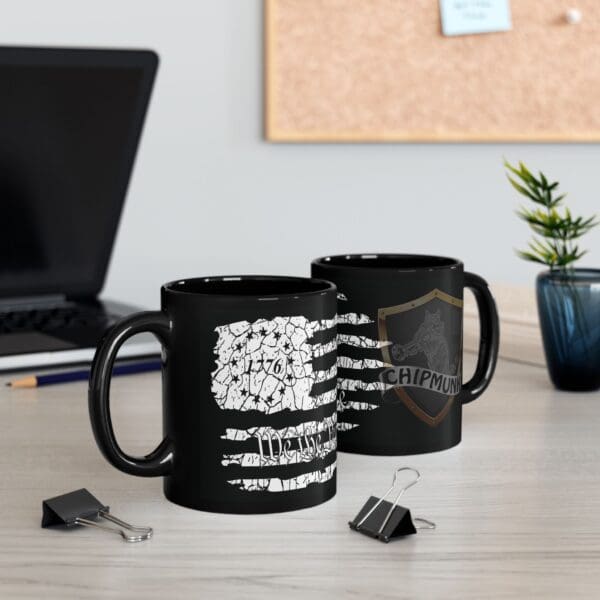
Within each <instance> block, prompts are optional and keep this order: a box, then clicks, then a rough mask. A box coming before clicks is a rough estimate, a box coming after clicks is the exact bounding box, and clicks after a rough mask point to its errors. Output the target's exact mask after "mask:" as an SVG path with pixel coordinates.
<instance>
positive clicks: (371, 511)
mask: <svg viewBox="0 0 600 600" xmlns="http://www.w3.org/2000/svg"><path fill="white" fill-rule="evenodd" d="M403 471H411V472H412V473H414V474H415V475H416V477H415V479H414V480H413V481H410V482H409V483H408V484H406V485H405V486H404V487H402V488H400V491H399V492H398V494H397V496H396V498H395V499H394V502H393V504H392V503H390V502H387V501H386V498H387V497H388V496H389V495H390V494H391V493H392V492H393V491H394V488H396V487H397V485H398V473H401V472H403ZM419 479H421V474H420V473H419V471H417V470H416V469H413V468H411V467H401V468H400V469H398V470H397V471H396V472H395V473H394V479H393V481H392V485H391V487H390V489H389V490H388V491H387V492H386V493H385V494H384V495H383V497H382V498H376V497H375V496H371V497H370V498H369V499H368V500H367V502H366V503H365V505H364V506H363V507H362V509H361V510H360V512H359V513H358V514H357V515H356V517H355V518H354V520H353V521H350V522H349V523H348V525H350V529H354V531H359V532H360V533H364V534H365V535H368V536H369V537H372V538H375V539H376V540H379V541H380V542H385V543H386V544H387V543H388V542H389V541H390V540H391V539H392V538H395V537H400V536H405V535H411V534H413V533H417V530H418V529H435V523H433V522H432V521H429V520H427V519H422V518H419V517H415V519H414V520H413V519H412V517H411V515H410V510H408V508H405V507H404V506H400V505H399V504H398V500H400V497H401V496H402V494H404V492H406V490H407V489H408V488H410V487H412V486H413V485H415V484H416V483H417V482H418V481H419Z"/></svg>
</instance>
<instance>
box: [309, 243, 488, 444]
mask: <svg viewBox="0 0 600 600" xmlns="http://www.w3.org/2000/svg"><path fill="white" fill-rule="evenodd" d="M312 275H313V277H319V278H322V279H327V280H328V281H331V282H333V283H334V284H335V285H336V287H337V288H338V338H337V339H338V449H339V450H343V451H346V452H360V453H365V454H392V455H403V454H418V453H422V452H433V451H436V450H444V449H446V448H450V447H452V446H454V445H456V444H458V443H459V442H460V440H461V423H462V405H463V404H466V403H467V402H471V401H472V400H474V399H475V398H477V397H478V396H479V395H481V393H482V392H483V391H484V390H485V389H486V387H487V386H488V385H489V383H490V380H491V379H492V375H493V374H494V369H495V366H496V360H497V357H498V342H499V338H500V329H499V324H498V314H497V310H496V305H495V302H494V299H493V298H492V295H491V293H490V291H489V289H488V286H487V284H486V282H485V281H484V280H483V279H482V278H481V277H479V276H477V275H473V274H472V273H464V272H463V265H462V263H461V262H460V261H458V260H454V259H451V258H443V257H438V256H419V255H403V254H357V255H344V256H328V257H324V258H319V259H317V260H315V261H314V262H313V263H312ZM464 287H468V288H470V289H471V290H472V291H473V293H474V295H475V298H476V300H477V305H478V308H479V317H480V323H481V342H480V347H479V358H478V361H477V367H476V369H475V374H474V375H473V377H472V378H471V379H470V380H469V381H467V382H466V383H464V384H463V383H462V353H463V349H462V328H463V288H464Z"/></svg>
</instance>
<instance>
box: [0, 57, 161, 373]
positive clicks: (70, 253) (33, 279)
mask: <svg viewBox="0 0 600 600" xmlns="http://www.w3.org/2000/svg"><path fill="white" fill-rule="evenodd" d="M157 64H158V59H157V56H156V54H155V53H154V52H151V51H146V50H88V49H60V48H15V47H10V48H9V47H4V48H2V47H0V206H1V207H2V211H1V215H0V371H8V370H18V369H25V368H31V367H42V366H52V365H64V364H76V363H86V362H89V361H91V359H92V357H93V354H94V350H95V347H96V345H97V343H98V341H99V340H100V338H101V337H102V335H103V334H104V332H105V331H106V329H107V328H108V327H109V326H110V325H111V324H113V323H114V322H115V321H116V320H117V319H119V318H121V317H122V316H124V315H127V314H129V313H131V312H135V311H136V310H138V309H136V308H135V307H132V306H128V305H126V304H123V303H119V302H113V301H106V300H101V299H100V298H99V294H100V291H101V290H102V286H103V284H104V279H105V276H106V272H107V268H108V264H109V259H110V255H111V251H112V248H113V243H114V240H115V235H116V232H117V226H118V224H119V218H120V215H121V210H122V208H123V202H124V200H125V195H126V191H127V186H128V183H129V179H130V176H131V171H132V167H133V163H134V158H135V154H136V150H137V147H138V142H139V139H140V135H141V132H142V127H143V124H144V118H145V115H146V109H147V107H148V102H149V99H150V94H151V91H152V86H153V82H154V76H155V73H156V69H157ZM158 352H159V347H158V343H157V342H156V340H154V338H153V337H152V336H149V335H147V334H146V336H145V337H142V336H137V337H136V338H133V339H132V340H131V341H130V343H128V344H127V345H126V346H124V347H123V349H122V351H121V352H120V353H119V356H120V357H122V358H125V357H130V358H131V357H141V356H152V355H156V354H157V353H158Z"/></svg>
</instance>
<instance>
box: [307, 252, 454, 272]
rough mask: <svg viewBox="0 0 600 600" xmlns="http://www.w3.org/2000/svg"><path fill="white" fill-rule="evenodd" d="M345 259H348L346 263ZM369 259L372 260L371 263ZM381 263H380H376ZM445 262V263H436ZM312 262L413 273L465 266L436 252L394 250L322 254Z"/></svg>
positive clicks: (369, 269)
mask: <svg viewBox="0 0 600 600" xmlns="http://www.w3.org/2000/svg"><path fill="white" fill-rule="evenodd" d="M381 259H383V260H389V261H398V262H406V263H410V261H411V260H412V261H415V262H418V261H420V262H426V261H429V262H430V263H431V264H425V265H412V266H411V265H410V264H407V265H406V266H394V265H393V264H390V265H385V264H381V262H383V261H382V260H381ZM344 261H348V263H347V264H344ZM350 261H353V262H357V263H361V264H350ZM369 261H372V262H371V264H369ZM375 263H379V264H375ZM435 263H443V264H435ZM312 264H313V265H315V266H319V267H324V268H326V269H343V270H351V271H363V272H364V271H395V272H406V273H411V272H415V271H441V270H444V269H457V268H459V267H462V266H464V265H463V262H462V261H461V260H459V259H457V258H451V257H448V256H438V255H435V254H402V253H394V252H371V253H368V252H364V253H354V254H330V255H327V256H321V257H319V258H315V259H314V260H313V261H312Z"/></svg>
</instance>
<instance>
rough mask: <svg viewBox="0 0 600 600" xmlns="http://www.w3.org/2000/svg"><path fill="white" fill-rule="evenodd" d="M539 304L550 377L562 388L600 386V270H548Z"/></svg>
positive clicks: (542, 275) (540, 288)
mask: <svg viewBox="0 0 600 600" xmlns="http://www.w3.org/2000/svg"><path fill="white" fill-rule="evenodd" d="M536 287H537V303H538V312H539V316H540V325H541V328H542V338H543V340H544V351H545V353H546V363H547V365H548V371H549V373H550V378H551V379H552V382H553V383H554V385H555V386H556V387H557V388H558V389H561V390H575V391H584V390H597V389H599V388H600V269H571V270H569V271H567V272H566V273H565V272H559V271H544V272H543V273H540V274H539V275H538V277H537V286H536Z"/></svg>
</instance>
